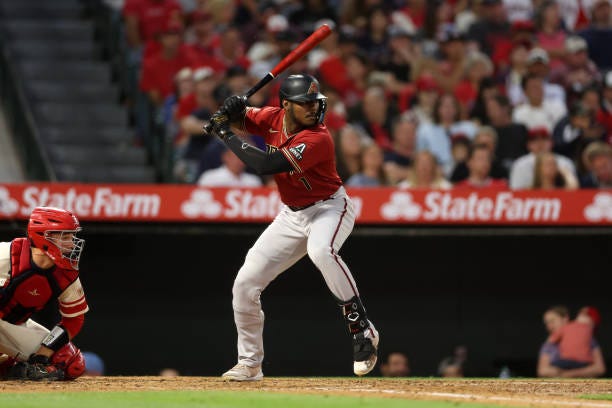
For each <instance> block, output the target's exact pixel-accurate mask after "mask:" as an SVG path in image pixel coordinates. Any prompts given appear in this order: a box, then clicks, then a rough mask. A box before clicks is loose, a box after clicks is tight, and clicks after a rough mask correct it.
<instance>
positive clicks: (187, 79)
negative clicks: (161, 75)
mask: <svg viewBox="0 0 612 408" xmlns="http://www.w3.org/2000/svg"><path fill="white" fill-rule="evenodd" d="M174 89H175V90H174V93H172V95H170V96H168V97H167V98H166V100H165V101H164V106H163V115H164V125H165V126H166V135H168V136H169V138H170V139H174V137H175V136H176V135H178V133H179V128H178V124H177V123H176V121H175V120H174V118H175V117H176V111H177V108H178V103H179V101H180V100H181V99H182V98H183V97H184V96H187V95H189V94H191V93H193V91H194V83H193V71H192V69H191V68H189V67H185V68H183V69H181V70H180V71H179V72H177V73H176V75H175V76H174Z"/></svg>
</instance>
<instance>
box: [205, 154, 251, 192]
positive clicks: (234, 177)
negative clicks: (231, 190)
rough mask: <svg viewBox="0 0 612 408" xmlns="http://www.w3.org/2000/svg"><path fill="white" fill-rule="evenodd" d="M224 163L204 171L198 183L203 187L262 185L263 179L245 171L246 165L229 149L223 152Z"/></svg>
mask: <svg viewBox="0 0 612 408" xmlns="http://www.w3.org/2000/svg"><path fill="white" fill-rule="evenodd" d="M221 160H222V162H223V165H222V166H221V167H219V168H216V169H210V170H207V171H205V172H204V173H202V174H201V175H200V177H199V179H198V183H197V184H198V185H199V186H203V187H261V184H262V183H261V179H260V178H259V177H257V176H255V175H253V174H249V173H246V172H245V169H246V165H245V164H244V162H243V161H242V160H240V159H239V158H238V156H236V154H234V152H232V151H231V150H229V149H227V148H226V149H225V151H224V152H223V153H222V154H221Z"/></svg>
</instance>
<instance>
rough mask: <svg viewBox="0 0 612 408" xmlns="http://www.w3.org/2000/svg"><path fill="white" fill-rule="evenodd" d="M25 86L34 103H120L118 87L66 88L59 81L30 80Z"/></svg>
mask: <svg viewBox="0 0 612 408" xmlns="http://www.w3.org/2000/svg"><path fill="white" fill-rule="evenodd" d="M25 85H26V87H27V92H28V96H30V97H31V98H32V100H33V101H34V102H60V103H71V102H78V103H101V102H111V103H116V102H118V101H119V90H118V89H117V86H115V85H107V84H104V83H88V84H79V86H75V87H66V86H65V84H61V83H57V81H47V80H35V81H34V80H30V81H28V82H27V83H26V84H25Z"/></svg>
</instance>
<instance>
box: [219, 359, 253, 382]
mask: <svg viewBox="0 0 612 408" xmlns="http://www.w3.org/2000/svg"><path fill="white" fill-rule="evenodd" d="M221 377H222V378H223V379H225V380H229V381H259V380H261V379H262V378H263V372H262V371H261V366H257V367H249V366H247V365H244V364H241V363H238V364H236V365H235V366H234V367H232V368H231V369H230V370H228V371H226V372H225V373H223V375H222V376H221Z"/></svg>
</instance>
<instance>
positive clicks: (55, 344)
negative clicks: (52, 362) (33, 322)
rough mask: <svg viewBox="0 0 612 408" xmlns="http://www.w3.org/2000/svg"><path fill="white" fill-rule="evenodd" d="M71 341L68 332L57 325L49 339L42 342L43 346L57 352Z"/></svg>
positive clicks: (46, 338) (48, 336)
mask: <svg viewBox="0 0 612 408" xmlns="http://www.w3.org/2000/svg"><path fill="white" fill-rule="evenodd" d="M69 341H70V338H69V337H68V332H67V331H66V329H64V328H63V327H62V326H60V325H57V326H55V327H54V328H53V330H51V331H50V332H49V334H48V335H47V337H45V338H44V339H43V341H42V343H41V344H42V345H43V346H45V347H47V348H50V349H51V350H53V351H57V350H59V349H60V348H62V347H63V346H65V345H66V344H68V342H69Z"/></svg>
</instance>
